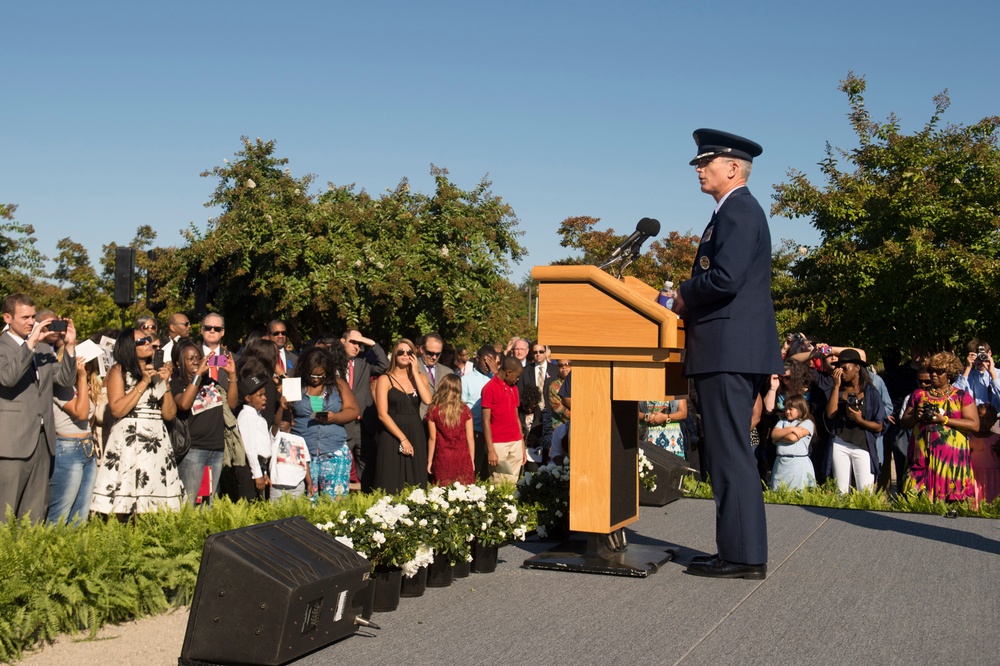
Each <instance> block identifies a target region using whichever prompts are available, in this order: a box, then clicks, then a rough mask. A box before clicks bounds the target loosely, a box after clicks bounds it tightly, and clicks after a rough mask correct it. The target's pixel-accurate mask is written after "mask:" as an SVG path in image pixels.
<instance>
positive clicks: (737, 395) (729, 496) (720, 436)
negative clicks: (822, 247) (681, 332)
mask: <svg viewBox="0 0 1000 666" xmlns="http://www.w3.org/2000/svg"><path fill="white" fill-rule="evenodd" d="M694 139H695V143H696V144H698V155H697V156H696V157H695V158H694V159H693V160H691V165H692V166H694V167H695V170H696V171H697V173H698V180H699V182H700V183H701V191H702V192H704V193H706V194H710V195H712V197H713V198H714V199H715V201H716V207H715V213H714V214H713V215H712V220H711V221H710V222H709V224H708V227H707V228H706V229H705V233H704V234H703V235H702V237H701V244H700V245H699V246H698V254H697V256H696V257H695V263H694V269H693V271H692V275H691V279H690V280H686V281H685V282H684V283H683V284H681V285H680V288H679V290H678V293H677V296H676V298H675V300H674V310H675V311H676V312H677V313H678V314H680V315H681V316H682V317H683V318H684V325H685V333H686V336H687V337H686V355H685V359H684V373H685V374H686V375H687V376H689V377H691V378H693V379H694V384H695V388H696V390H697V392H698V395H699V396H701V410H702V420H703V426H704V429H705V441H704V443H703V456H704V459H705V462H706V465H707V469H708V473H709V475H710V476H711V479H712V492H713V494H714V496H715V505H716V523H715V532H716V534H715V539H716V543H717V545H718V548H719V552H718V553H717V554H716V555H712V556H707V557H699V558H695V559H694V560H693V561H692V562H691V564H689V565H688V569H687V570H688V572H689V573H692V574H695V575H699V576H710V577H714V578H751V579H763V578H764V577H765V576H766V575H767V523H766V521H765V516H764V498H763V495H762V494H761V485H760V476H759V475H758V473H757V462H756V460H755V459H754V454H753V450H752V448H751V446H750V422H751V414H752V411H753V406H754V402H755V400H756V398H757V396H758V395H759V393H760V390H761V387H762V386H763V384H764V381H765V379H766V378H767V377H768V376H769V375H771V374H772V373H776V374H782V372H783V366H782V363H781V352H780V349H779V346H778V332H777V326H776V325H775V320H774V303H773V302H772V301H771V233H770V231H769V230H768V226H767V217H766V216H765V215H764V210H763V209H762V208H761V207H760V204H759V203H757V200H756V199H754V197H753V196H752V195H751V194H750V191H749V190H748V189H747V188H746V182H747V178H748V177H749V176H750V169H751V163H752V161H753V158H754V157H756V156H758V155H760V154H761V153H762V152H763V149H762V148H761V147H760V146H759V145H758V144H756V143H754V142H753V141H750V140H748V139H744V138H742V137H739V136H736V135H733V134H729V133H727V132H719V131H717V130H708V129H699V130H696V131H695V133H694Z"/></svg>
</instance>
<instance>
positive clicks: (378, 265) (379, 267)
mask: <svg viewBox="0 0 1000 666" xmlns="http://www.w3.org/2000/svg"><path fill="white" fill-rule="evenodd" d="M375 268H377V269H379V270H382V269H383V268H385V264H383V263H382V262H381V261H378V262H375Z"/></svg>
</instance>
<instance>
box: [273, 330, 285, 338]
mask: <svg viewBox="0 0 1000 666" xmlns="http://www.w3.org/2000/svg"><path fill="white" fill-rule="evenodd" d="M275 335H280V336H282V337H287V336H288V331H271V336H272V337H273V336H275Z"/></svg>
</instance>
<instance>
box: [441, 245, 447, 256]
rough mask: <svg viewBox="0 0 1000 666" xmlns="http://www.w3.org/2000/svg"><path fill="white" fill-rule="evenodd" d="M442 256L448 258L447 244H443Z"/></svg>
mask: <svg viewBox="0 0 1000 666" xmlns="http://www.w3.org/2000/svg"><path fill="white" fill-rule="evenodd" d="M441 256H442V257H444V258H445V259H447V258H448V246H447V245H442V246H441Z"/></svg>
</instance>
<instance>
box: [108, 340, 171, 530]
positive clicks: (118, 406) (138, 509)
mask: <svg viewBox="0 0 1000 666" xmlns="http://www.w3.org/2000/svg"><path fill="white" fill-rule="evenodd" d="M152 342H153V339H152V338H151V337H149V336H147V335H145V334H144V333H143V332H142V331H129V330H126V331H122V334H121V337H119V338H118V341H117V342H116V343H115V349H114V359H115V365H113V366H112V367H111V369H110V370H108V374H107V377H106V378H105V383H106V384H107V387H108V408H109V410H110V412H111V415H112V416H113V417H114V418H115V419H117V420H116V421H115V423H114V425H113V426H111V432H110V434H109V435H108V443H107V446H106V447H105V449H104V456H103V457H102V458H101V461H100V463H99V464H98V467H97V475H96V480H95V482H94V497H93V500H92V502H91V505H90V508H91V510H92V511H93V512H95V513H100V514H104V515H107V516H110V515H112V514H114V515H116V516H118V517H119V518H120V519H124V518H126V517H128V516H130V515H132V514H135V513H144V512H147V511H156V510H157V509H158V508H160V507H163V508H168V509H179V508H180V506H181V498H182V496H183V489H182V487H181V480H180V478H179V477H178V476H177V461H176V460H175V458H174V450H173V448H172V447H171V446H170V437H169V436H168V435H167V425H166V422H167V421H170V420H171V419H173V418H174V416H175V415H176V413H177V406H176V405H175V404H174V397H173V395H171V393H170V391H169V390H168V388H167V381H168V379H169V378H170V371H171V366H170V364H169V363H166V364H164V365H162V366H161V367H159V368H154V367H153V363H152V359H153V346H152V344H151V343H152Z"/></svg>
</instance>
